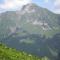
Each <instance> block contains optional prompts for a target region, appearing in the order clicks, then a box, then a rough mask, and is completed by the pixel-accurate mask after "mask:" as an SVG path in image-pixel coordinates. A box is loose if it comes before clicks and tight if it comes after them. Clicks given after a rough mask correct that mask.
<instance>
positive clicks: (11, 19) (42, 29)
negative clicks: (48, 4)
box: [0, 4, 60, 57]
mask: <svg viewBox="0 0 60 60" xmlns="http://www.w3.org/2000/svg"><path fill="white" fill-rule="evenodd" d="M59 16H60V15H57V14H54V13H52V12H50V11H48V10H47V9H45V8H42V7H39V6H37V5H36V4H27V5H25V6H23V8H22V9H21V10H20V11H12V12H11V11H10V12H9V11H8V12H5V13H2V14H0V41H1V42H3V43H5V44H6V45H8V46H9V47H12V48H16V49H18V50H22V51H26V52H28V53H32V54H35V55H38V56H49V57H56V56H57V54H58V52H59V50H60V47H59V46H60V17H59ZM58 33H59V35H58ZM55 35H56V36H57V37H59V39H57V37H56V36H55ZM55 37H56V38H55ZM55 39H56V40H55ZM52 42H53V43H52ZM51 43H52V44H51ZM52 46H53V47H52ZM57 47H58V48H57Z"/></svg>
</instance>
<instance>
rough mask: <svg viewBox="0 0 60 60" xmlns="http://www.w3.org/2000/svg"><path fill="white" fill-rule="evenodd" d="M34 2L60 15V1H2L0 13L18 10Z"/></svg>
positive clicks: (0, 1) (0, 2) (0, 0)
mask: <svg viewBox="0 0 60 60" xmlns="http://www.w3.org/2000/svg"><path fill="white" fill-rule="evenodd" d="M32 2H33V3H36V4H38V5H39V6H41V7H44V8H47V9H49V10H51V11H53V12H55V13H60V0H0V12H3V11H9V10H18V9H20V8H21V7H22V6H23V5H25V4H28V3H32Z"/></svg>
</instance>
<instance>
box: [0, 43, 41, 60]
mask: <svg viewBox="0 0 60 60" xmlns="http://www.w3.org/2000/svg"><path fill="white" fill-rule="evenodd" d="M0 60H41V59H40V58H38V57H36V56H33V55H31V54H27V53H25V52H22V51H16V50H15V49H12V48H8V47H6V46H4V45H2V44H0Z"/></svg>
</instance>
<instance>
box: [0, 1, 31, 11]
mask: <svg viewBox="0 0 60 60" xmlns="http://www.w3.org/2000/svg"><path fill="white" fill-rule="evenodd" d="M31 1H32V0H4V3H2V4H0V10H13V9H17V8H19V7H22V6H23V5H25V4H28V3H31Z"/></svg>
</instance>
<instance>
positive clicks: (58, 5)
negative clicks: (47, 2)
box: [54, 0, 60, 14]
mask: <svg viewBox="0 0 60 60" xmlns="http://www.w3.org/2000/svg"><path fill="white" fill-rule="evenodd" d="M54 12H55V13H59V14H60V0H55V1H54Z"/></svg>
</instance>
